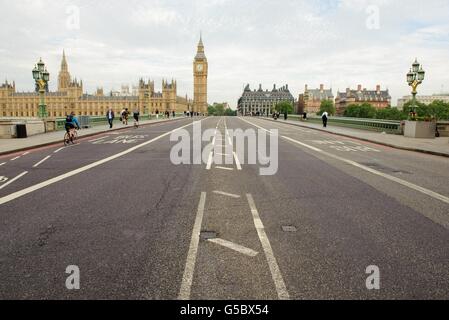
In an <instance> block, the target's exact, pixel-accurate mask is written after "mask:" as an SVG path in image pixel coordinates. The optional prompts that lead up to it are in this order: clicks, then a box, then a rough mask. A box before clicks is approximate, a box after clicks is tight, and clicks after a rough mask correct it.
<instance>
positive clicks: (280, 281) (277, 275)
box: [246, 194, 290, 300]
mask: <svg viewBox="0 0 449 320" xmlns="http://www.w3.org/2000/svg"><path fill="white" fill-rule="evenodd" d="M246 197H247V199H248V203H249V206H250V208H251V213H252V215H253V220H254V225H255V227H256V230H257V234H258V235H259V239H260V243H261V244H262V247H263V250H264V252H265V257H266V259H267V262H268V266H269V267H270V272H271V276H272V278H273V281H274V285H275V286H276V291H277V294H278V297H279V299H280V300H290V295H289V293H288V291H287V287H286V285H285V282H284V278H283V277H282V274H281V269H280V268H279V265H278V263H277V261H276V257H275V256H274V253H273V249H272V247H271V244H270V240H268V236H267V234H266V232H265V227H264V225H263V223H262V220H261V219H260V215H259V211H258V210H257V207H256V203H255V202H254V198H253V196H252V195H251V194H247V195H246Z"/></svg>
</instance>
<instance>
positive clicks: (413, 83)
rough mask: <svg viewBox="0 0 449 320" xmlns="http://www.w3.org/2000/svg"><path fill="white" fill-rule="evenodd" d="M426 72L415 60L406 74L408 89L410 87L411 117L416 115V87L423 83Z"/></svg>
mask: <svg viewBox="0 0 449 320" xmlns="http://www.w3.org/2000/svg"><path fill="white" fill-rule="evenodd" d="M425 74H426V72H425V71H424V70H423V68H422V66H421V65H420V64H419V62H418V59H415V62H414V63H413V64H412V68H411V69H410V71H409V73H407V83H408V85H409V86H410V87H412V89H413V90H412V95H413V100H412V106H411V112H410V113H411V114H412V116H413V117H415V115H416V112H415V110H416V95H417V94H418V91H417V89H418V86H419V85H420V84H421V83H423V81H424V77H425Z"/></svg>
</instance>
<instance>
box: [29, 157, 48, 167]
mask: <svg viewBox="0 0 449 320" xmlns="http://www.w3.org/2000/svg"><path fill="white" fill-rule="evenodd" d="M50 158H51V156H47V157H45V158H44V159H42V160H41V161H39V162H38V163H36V164H35V165H34V166H33V168H37V167H39V166H40V165H41V164H42V163H44V162H45V161H47V160H48V159H50Z"/></svg>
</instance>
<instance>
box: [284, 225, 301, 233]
mask: <svg viewBox="0 0 449 320" xmlns="http://www.w3.org/2000/svg"><path fill="white" fill-rule="evenodd" d="M282 231H284V232H297V231H298V229H296V227H295V226H282Z"/></svg>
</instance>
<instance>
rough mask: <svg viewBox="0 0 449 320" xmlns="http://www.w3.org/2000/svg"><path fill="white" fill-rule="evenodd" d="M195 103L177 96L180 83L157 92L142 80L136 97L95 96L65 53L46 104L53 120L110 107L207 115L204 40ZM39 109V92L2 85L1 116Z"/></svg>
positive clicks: (196, 71)
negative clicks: (78, 77)
mask: <svg viewBox="0 0 449 320" xmlns="http://www.w3.org/2000/svg"><path fill="white" fill-rule="evenodd" d="M193 67H194V71H193V75H194V100H192V99H189V98H188V97H187V95H186V96H185V97H180V96H178V95H177V82H176V81H175V80H172V81H165V80H163V81H162V92H156V91H155V86H154V81H151V80H148V81H144V80H143V79H141V80H140V81H139V84H138V87H137V92H136V94H135V95H131V96H130V95H126V96H125V95H113V94H110V95H105V94H104V92H103V89H97V91H96V92H95V93H94V94H85V93H84V92H83V82H82V81H78V80H76V79H73V78H72V76H71V75H70V73H69V67H68V63H67V58H66V55H65V52H63V56H62V62H61V70H60V72H59V76H58V90H57V91H56V92H46V94H45V103H46V105H47V113H48V116H49V117H53V118H57V117H64V116H65V115H66V114H67V113H70V112H72V111H73V112H75V114H77V115H83V116H102V115H105V114H106V112H107V111H108V110H109V108H112V109H113V110H114V111H115V112H116V113H119V112H120V111H121V110H122V109H123V108H128V109H129V110H139V111H140V113H141V114H148V113H152V114H155V113H156V112H157V111H159V112H160V113H163V112H165V111H169V112H173V111H175V112H177V113H183V112H184V111H193V112H199V113H206V112H207V72H208V65H207V59H206V56H205V54H204V46H203V42H202V39H200V42H199V44H198V49H197V54H196V57H195V59H194V62H193ZM38 109H39V94H38V92H16V85H15V83H14V82H13V83H9V82H8V81H5V83H4V84H2V85H0V117H30V118H32V117H37V115H38Z"/></svg>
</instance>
